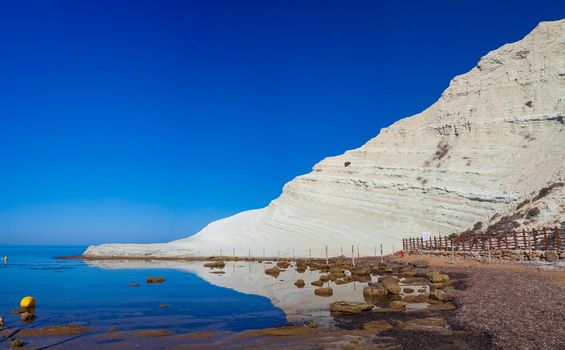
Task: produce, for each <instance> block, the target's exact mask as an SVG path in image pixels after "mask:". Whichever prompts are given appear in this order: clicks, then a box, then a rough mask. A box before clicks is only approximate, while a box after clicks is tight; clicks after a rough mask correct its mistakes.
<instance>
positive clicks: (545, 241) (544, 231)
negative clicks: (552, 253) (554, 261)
mask: <svg viewBox="0 0 565 350" xmlns="http://www.w3.org/2000/svg"><path fill="white" fill-rule="evenodd" d="M543 244H544V246H545V250H549V242H548V241H547V230H546V228H545V227H544V228H543Z"/></svg>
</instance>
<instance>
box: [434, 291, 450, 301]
mask: <svg viewBox="0 0 565 350" xmlns="http://www.w3.org/2000/svg"><path fill="white" fill-rule="evenodd" d="M430 300H432V301H438V302H444V301H446V300H447V297H446V296H445V292H444V291H443V290H437V289H436V290H433V291H431V292H430Z"/></svg>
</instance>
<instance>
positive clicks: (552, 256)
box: [545, 250, 559, 262]
mask: <svg viewBox="0 0 565 350" xmlns="http://www.w3.org/2000/svg"><path fill="white" fill-rule="evenodd" d="M545 260H547V261H549V262H556V261H559V255H558V254H557V252H556V251H555V250H547V251H546V252H545Z"/></svg>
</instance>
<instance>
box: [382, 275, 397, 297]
mask: <svg viewBox="0 0 565 350" xmlns="http://www.w3.org/2000/svg"><path fill="white" fill-rule="evenodd" d="M381 283H382V284H383V286H384V287H385V288H386V289H387V290H388V291H389V293H391V294H399V293H400V286H399V285H398V279H396V278H395V277H392V276H386V277H383V280H382V282H381Z"/></svg>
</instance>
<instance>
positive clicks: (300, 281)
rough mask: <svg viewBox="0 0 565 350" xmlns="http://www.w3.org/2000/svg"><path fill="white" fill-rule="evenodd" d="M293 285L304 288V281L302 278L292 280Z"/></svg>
mask: <svg viewBox="0 0 565 350" xmlns="http://www.w3.org/2000/svg"><path fill="white" fill-rule="evenodd" d="M294 285H295V286H296V287H298V288H304V286H305V285H306V283H304V280H303V279H299V280H297V281H296V282H294Z"/></svg>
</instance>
